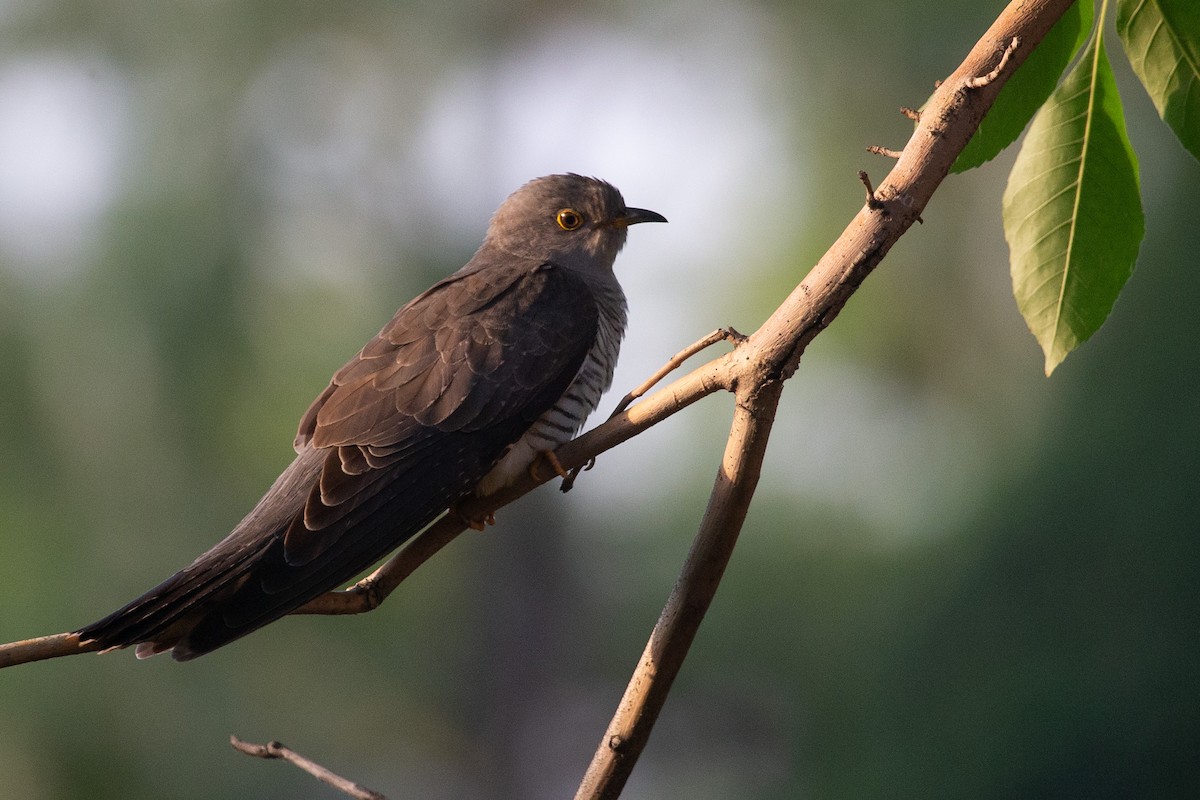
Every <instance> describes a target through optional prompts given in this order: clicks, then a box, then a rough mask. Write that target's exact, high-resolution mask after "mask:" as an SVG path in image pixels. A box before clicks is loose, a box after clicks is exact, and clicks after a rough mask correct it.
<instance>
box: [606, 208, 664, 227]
mask: <svg viewBox="0 0 1200 800" xmlns="http://www.w3.org/2000/svg"><path fill="white" fill-rule="evenodd" d="M666 221H667V218H666V217H664V216H663V215H662V214H659V213H658V212H657V211H650V210H649V209H645V208H627V209H625V210H624V211H622V212H621V214H620V216H618V217H617V218H616V219H615V220H613V222H614V223H616V224H617V225H637V224H638V223H639V222H666Z"/></svg>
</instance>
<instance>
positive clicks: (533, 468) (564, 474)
mask: <svg viewBox="0 0 1200 800" xmlns="http://www.w3.org/2000/svg"><path fill="white" fill-rule="evenodd" d="M543 461H544V462H546V463H547V464H549V465H550V469H552V470H554V474H555V475H557V476H558V477H560V478H562V479H563V480H564V481H565V480H567V479H568V478H569V477H570V476H571V473H570V472H568V471H567V468H566V467H564V466H563V465H562V462H561V461H559V460H558V456H556V455H554V451H553V450H539V451H538V454H537V458H535V459H533V461H531V462H529V477H531V478H533V479H534V480H535V481H539V482H540V481H541V480H542V478H541V476H540V475H538V467H539V466H540V465H541V463H542V462H543Z"/></svg>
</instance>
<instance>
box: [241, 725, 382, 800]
mask: <svg viewBox="0 0 1200 800" xmlns="http://www.w3.org/2000/svg"><path fill="white" fill-rule="evenodd" d="M229 743H230V744H231V745H233V749H234V750H237V751H238V752H239V753H245V754H246V755H248V756H254V757H255V758H266V759H274V758H278V759H281V760H283V761H286V762H288V763H289V764H291V765H293V766H295V767H299V768H300V769H302V770H304V771H305V772H307V773H308V774H309V775H312V776H313V777H314V778H316V779H317V780H319V781H321V782H322V783H325V784H328V785H329V786H332V787H333V788H335V789H337V790H338V791H339V792H341V793H342V794H346V795H349V796H350V797H354V798H356V800H387V798H386V797H385V796H384V795H382V794H380V793H379V792H377V791H375V790H374V789H368V788H367V787H365V786H363V785H361V784H359V783H356V782H354V781H352V780H349V779H347V778H343V777H342V776H341V775H337V774H335V773H333V772H330V771H329V770H328V769H326V768H325V767H323V766H321V765H320V764H318V763H317V762H315V761H311V760H309V759H307V758H305V757H304V756H302V755H300V754H299V753H297V752H296V751H295V750H292V749H291V748H289V747H287V746H286V745H284V744H283V743H282V742H267V743H266V744H254V743H253V742H243V741H242V740H241V739H239V738H238V737H236V736H230V737H229Z"/></svg>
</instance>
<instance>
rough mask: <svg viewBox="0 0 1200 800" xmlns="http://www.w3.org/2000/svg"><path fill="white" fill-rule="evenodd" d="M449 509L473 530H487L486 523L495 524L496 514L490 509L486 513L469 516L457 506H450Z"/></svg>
mask: <svg viewBox="0 0 1200 800" xmlns="http://www.w3.org/2000/svg"><path fill="white" fill-rule="evenodd" d="M450 510H451V511H453V512H454V514H455V515H456V516H457V517H458V518H459V519H461V520H462V521H463V524H464V525H466V526H467V527H468V528H470V529H471V530H473V531H483V530H487V526H488V525H495V524H496V515H495V514H494V513H492V512H491V511H489V512H487V513H486V514H476V515H475V516H471V515H470V514H467V513H465V512H464V511H463V510H462V509H461V508H459V507H458V506H451V508H450Z"/></svg>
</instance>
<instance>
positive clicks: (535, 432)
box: [475, 280, 627, 495]
mask: <svg viewBox="0 0 1200 800" xmlns="http://www.w3.org/2000/svg"><path fill="white" fill-rule="evenodd" d="M592 290H593V295H594V296H595V298H596V306H597V310H598V311H599V315H598V320H597V327H596V340H595V341H594V342H593V343H592V346H591V348H590V349H589V350H588V353H587V355H586V356H585V357H584V359H583V364H582V365H581V366H580V367H579V371H578V372H577V373H576V374H575V378H574V379H573V380H572V381H571V383H570V385H569V386H567V390H566V391H565V392H563V394H562V397H560V398H559V399H558V402H556V403H555V404H554V405H553V406H551V407H550V409H548V410H547V411H546V412H545V413H543V414H542V415H541V416H540V417H538V419H537V420H536V421H535V422H534V423H533V425H531V426H530V428H529V430H528V431H526V432H525V434H524V435H523V436H522V437H521V438H520V440H518V441H517V442H516V444H514V445H513V446H512V447H511V448H509V450H508V452H507V453H505V454H504V457H503V458H501V459H500V461H499V463H497V464H496V466H495V467H494V468H492V470H491V471H490V472H489V473H488V474H487V475H486V476H484V478H483V480H481V481H480V482H479V485H478V487H477V488H476V490H475V491H476V493H477V494H480V495H484V494H490V493H491V492H493V491H496V490H497V489H499V488H501V487H503V486H506V485H508V484H509V483H512V482H513V481H514V480H515V479H516V478H518V477H520V475H521V473H523V472H524V471H526V470H527V469H528V468H529V465H530V464H532V463H533V461H534V459H535V458H537V456H538V454H539V453H541V452H542V451H544V450H554V449H555V448H557V447H558V446H559V445H561V444H563V443H565V442H567V441H569V440H570V439H571V438H572V437H573V436H574V435H575V434H576V433H578V432H579V429H580V428H581V427H583V423H584V420H586V419H587V417H588V415H589V414H591V413H592V412H593V411H595V410H596V406H597V405H598V404H599V402H600V396H601V395H602V394H604V392H605V391H607V389H608V387H609V386H611V385H612V380H613V371H614V370H615V369H616V367H617V356H618V355H619V354H620V350H621V339H622V337H623V336H624V335H625V323H626V314H627V311H626V304H625V295H624V293H623V292H622V291H621V288H620V286H618V285H616V281H615V280H614V281H612V283H611V285H603V286H599V287H597V286H593V287H592Z"/></svg>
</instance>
